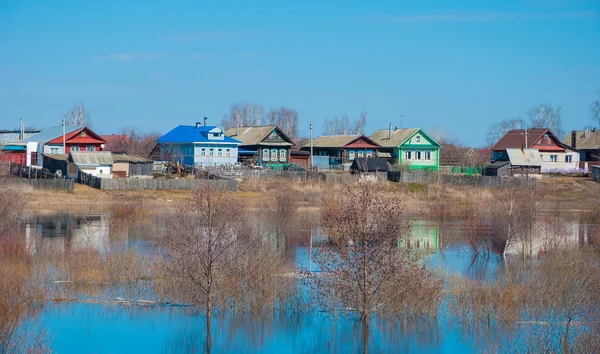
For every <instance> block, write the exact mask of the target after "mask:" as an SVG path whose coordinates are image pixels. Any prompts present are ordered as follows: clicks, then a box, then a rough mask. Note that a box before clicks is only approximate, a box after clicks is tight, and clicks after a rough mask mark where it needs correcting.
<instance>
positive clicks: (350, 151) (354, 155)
mask: <svg viewBox="0 0 600 354" xmlns="http://www.w3.org/2000/svg"><path fill="white" fill-rule="evenodd" d="M355 157H356V153H355V151H354V150H348V160H350V161H353V160H354V158H355Z"/></svg>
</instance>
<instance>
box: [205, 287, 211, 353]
mask: <svg viewBox="0 0 600 354" xmlns="http://www.w3.org/2000/svg"><path fill="white" fill-rule="evenodd" d="M211 316H212V304H211V301H210V295H209V294H207V295H206V354H210V346H211V336H210V320H211Z"/></svg>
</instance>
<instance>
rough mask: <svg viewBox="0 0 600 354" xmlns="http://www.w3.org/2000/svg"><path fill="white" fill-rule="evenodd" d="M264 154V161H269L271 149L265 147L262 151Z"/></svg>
mask: <svg viewBox="0 0 600 354" xmlns="http://www.w3.org/2000/svg"><path fill="white" fill-rule="evenodd" d="M262 154H263V158H262V159H263V161H269V149H263V151H262Z"/></svg>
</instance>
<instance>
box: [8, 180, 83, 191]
mask: <svg viewBox="0 0 600 354" xmlns="http://www.w3.org/2000/svg"><path fill="white" fill-rule="evenodd" d="M9 183H13V184H17V185H28V186H31V187H33V188H36V189H48V190H53V191H65V192H72V191H73V187H74V181H73V180H72V179H28V178H11V179H10V181H9Z"/></svg>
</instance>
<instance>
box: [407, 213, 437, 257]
mask: <svg viewBox="0 0 600 354" xmlns="http://www.w3.org/2000/svg"><path fill="white" fill-rule="evenodd" d="M410 226H411V230H410V237H406V238H404V239H402V240H401V241H400V245H399V246H400V247H409V248H420V249H425V250H436V249H438V247H439V243H438V242H439V227H438V226H437V225H436V224H434V223H431V222H427V221H423V220H413V221H411V222H410Z"/></svg>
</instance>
